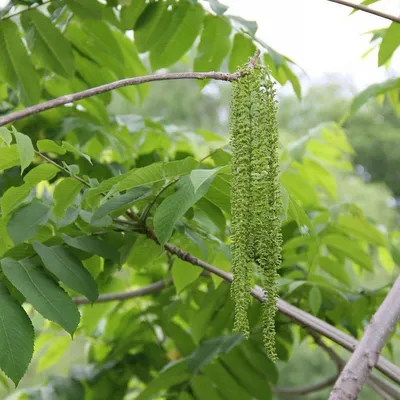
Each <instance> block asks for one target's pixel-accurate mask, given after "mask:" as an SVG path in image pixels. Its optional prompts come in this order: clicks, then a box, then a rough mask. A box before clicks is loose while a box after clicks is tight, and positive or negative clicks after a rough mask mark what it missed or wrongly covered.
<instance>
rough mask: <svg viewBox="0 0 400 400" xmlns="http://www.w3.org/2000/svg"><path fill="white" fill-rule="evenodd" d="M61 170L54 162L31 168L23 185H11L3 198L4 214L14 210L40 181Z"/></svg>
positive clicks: (51, 177) (53, 175)
mask: <svg viewBox="0 0 400 400" xmlns="http://www.w3.org/2000/svg"><path fill="white" fill-rule="evenodd" d="M59 171H60V170H59V169H58V168H57V167H56V166H55V165H52V164H40V165H38V166H37V167H35V168H33V169H32V170H30V171H29V172H28V173H27V174H26V175H25V177H24V181H25V183H24V184H23V185H21V186H17V187H10V188H9V189H8V190H7V191H6V192H5V193H4V194H3V197H2V198H1V211H2V213H3V216H5V215H8V214H10V213H11V212H12V211H14V210H15V209H16V208H17V207H18V206H19V205H20V204H21V203H22V202H23V201H24V200H25V199H26V197H27V196H28V195H29V193H30V191H31V190H32V189H33V188H34V187H35V186H36V185H37V184H38V183H40V182H42V181H48V180H50V179H53V178H54V177H55V176H56V175H57V173H58V172H59Z"/></svg>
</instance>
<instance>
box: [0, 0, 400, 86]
mask: <svg viewBox="0 0 400 400" xmlns="http://www.w3.org/2000/svg"><path fill="white" fill-rule="evenodd" d="M220 1H221V3H223V4H226V5H228V6H229V10H228V13H229V14H233V15H238V16H241V17H243V18H245V19H249V20H255V21H257V23H258V26H259V30H258V34H257V35H258V37H259V38H260V39H262V40H263V41H265V42H266V43H267V44H269V45H270V46H271V47H274V48H275V49H276V50H278V51H279V52H281V53H283V54H285V55H287V56H289V57H290V58H291V59H293V60H294V61H295V62H296V63H297V64H299V65H300V66H301V67H302V68H304V70H305V71H306V73H307V74H308V76H309V78H310V79H311V80H312V81H314V80H318V79H320V78H321V77H324V76H326V75H327V74H335V73H340V74H341V75H342V76H344V77H345V79H346V80H348V81H349V82H352V83H354V84H356V86H357V87H358V88H359V89H362V88H364V87H366V86H368V85H369V84H371V83H375V82H378V81H381V80H384V79H386V78H387V77H388V72H387V71H386V70H385V68H384V67H381V68H378V65H377V53H376V52H372V53H371V54H370V55H368V56H367V58H365V59H361V55H362V54H363V53H364V52H365V51H367V49H368V48H369V45H368V42H369V39H370V35H364V33H365V32H367V31H370V30H372V29H377V28H382V27H387V26H388V25H389V23H390V21H387V20H385V19H382V18H379V17H377V16H373V15H369V14H367V13H364V12H361V11H357V12H356V13H355V14H354V15H352V16H349V13H350V11H351V9H350V8H348V7H344V6H341V5H338V4H335V3H331V2H329V1H326V0H220ZM354 1H357V0H354ZM6 2H7V0H0V7H1V6H2V5H4V4H5V3H6ZM371 7H374V8H376V9H379V10H381V11H384V12H387V13H390V14H393V15H400V0H381V1H379V2H378V3H375V4H373V5H371ZM390 73H391V75H396V76H400V50H398V51H397V53H396V54H395V57H394V60H393V63H392V65H391V67H390ZM306 80H307V79H306Z"/></svg>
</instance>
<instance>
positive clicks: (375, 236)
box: [338, 215, 387, 246]
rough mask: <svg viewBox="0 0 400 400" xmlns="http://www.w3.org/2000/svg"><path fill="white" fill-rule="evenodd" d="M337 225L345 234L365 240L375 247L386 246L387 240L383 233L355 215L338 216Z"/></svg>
mask: <svg viewBox="0 0 400 400" xmlns="http://www.w3.org/2000/svg"><path fill="white" fill-rule="evenodd" d="M338 224H339V226H340V227H341V228H343V229H344V231H345V232H346V233H348V234H350V235H352V236H355V237H357V238H359V239H362V240H366V241H367V242H369V243H373V244H376V245H377V246H387V240H386V238H385V236H384V235H383V233H382V232H380V231H379V230H378V229H377V228H375V227H374V226H373V225H372V224H370V223H369V222H368V221H367V220H366V219H365V218H362V217H360V216H355V215H340V216H339V221H338Z"/></svg>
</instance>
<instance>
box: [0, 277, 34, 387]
mask: <svg viewBox="0 0 400 400" xmlns="http://www.w3.org/2000/svg"><path fill="white" fill-rule="evenodd" d="M0 304H1V307H0V327H1V329H0V368H1V369H2V370H3V371H4V373H5V374H6V375H7V376H8V377H9V378H11V379H12V381H13V382H14V383H15V385H18V383H19V381H20V380H21V378H22V377H23V376H24V374H25V372H26V370H27V368H28V365H29V363H30V362H31V358H32V354H33V343H34V330H33V326H32V323H31V321H30V319H29V317H28V315H27V314H26V312H25V310H24V309H23V308H22V306H21V305H20V304H19V303H18V302H17V300H15V299H14V298H13V297H12V296H11V295H10V293H9V292H8V290H7V288H6V287H5V286H4V285H3V283H2V282H0Z"/></svg>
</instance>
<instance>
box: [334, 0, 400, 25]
mask: <svg viewBox="0 0 400 400" xmlns="http://www.w3.org/2000/svg"><path fill="white" fill-rule="evenodd" d="M328 1H331V2H332V3H337V4H341V5H342V6H346V7H350V8H354V9H355V10H360V11H364V12H366V13H368V14H373V15H376V16H378V17H381V18H385V19H388V20H390V21H393V22H397V23H399V24H400V18H399V17H396V16H395V15H391V14H386V13H383V12H381V11H378V10H374V9H372V8H369V7H366V6H364V5H362V4H355V3H351V2H349V1H345V0H328Z"/></svg>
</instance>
